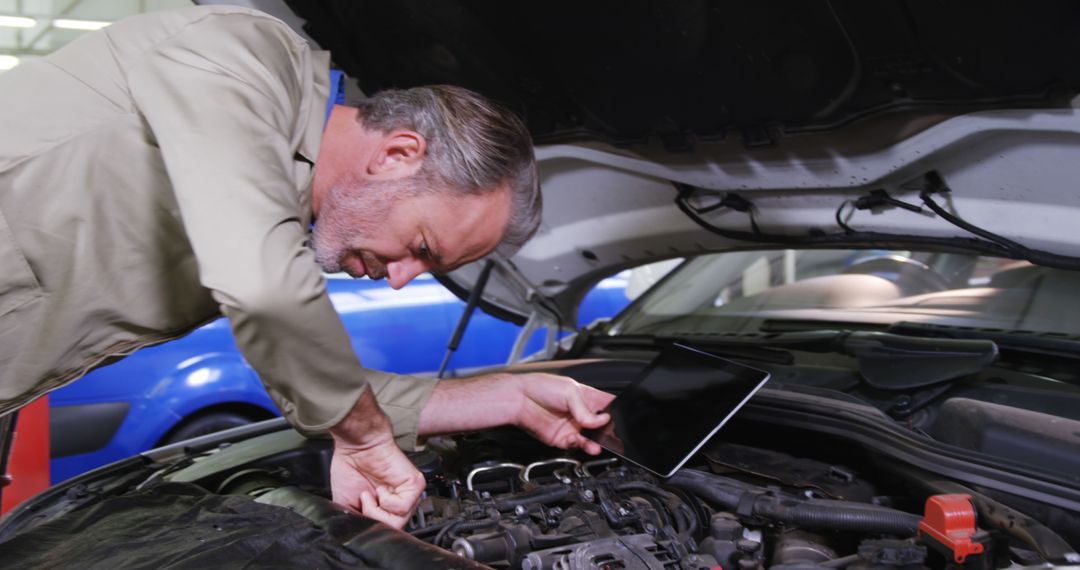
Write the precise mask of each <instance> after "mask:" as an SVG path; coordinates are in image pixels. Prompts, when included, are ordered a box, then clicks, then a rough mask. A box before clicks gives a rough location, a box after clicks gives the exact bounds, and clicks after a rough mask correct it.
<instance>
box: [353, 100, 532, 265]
mask: <svg viewBox="0 0 1080 570" xmlns="http://www.w3.org/2000/svg"><path fill="white" fill-rule="evenodd" d="M356 105H357V107H359V109H360V117H359V120H360V121H361V122H362V124H363V125H364V128H366V129H374V130H378V131H381V132H384V133H386V132H390V131H393V130H396V129H409V130H413V131H416V132H417V133H420V134H421V135H422V136H423V137H424V138H425V139H426V141H427V152H426V154H425V156H424V164H423V166H422V168H421V174H425V172H424V171H427V172H426V174H428V175H434V177H435V178H436V179H437V180H439V181H441V182H443V183H445V184H446V185H448V186H449V187H450V188H452V189H454V190H457V191H461V192H466V193H473V194H475V193H485V192H492V191H494V190H495V189H496V188H498V187H499V186H501V185H502V184H504V183H506V184H508V185H509V187H510V194H511V199H510V204H511V206H510V220H509V222H508V223H507V226H506V229H505V230H504V233H503V238H502V241H501V242H500V243H499V246H498V248H496V252H498V253H499V254H501V255H505V256H510V255H513V254H514V253H515V252H516V251H517V250H518V249H520V248H521V247H522V246H523V245H525V242H527V241H529V239H530V238H532V236H533V235H534V234H535V233H536V230H537V229H538V228H539V227H540V214H541V210H542V209H543V200H542V198H541V195H540V181H539V177H538V175H537V172H536V158H535V156H534V155H533V146H532V139H531V138H530V137H529V131H528V129H526V128H525V124H524V123H522V121H521V119H519V118H518V117H517V116H516V115H514V113H512V112H510V111H509V110H507V109H505V108H503V107H502V106H500V105H497V104H495V103H494V102H492V101H490V100H488V99H487V98H485V97H483V96H481V95H479V94H477V93H474V92H472V91H469V90H468V89H464V88H461V87H456V86H453V85H433V86H427V87H414V88H412V89H388V90H385V91H380V92H378V93H376V94H375V95H374V96H373V97H370V98H367V99H363V100H361V101H359V102H357V104H356Z"/></svg>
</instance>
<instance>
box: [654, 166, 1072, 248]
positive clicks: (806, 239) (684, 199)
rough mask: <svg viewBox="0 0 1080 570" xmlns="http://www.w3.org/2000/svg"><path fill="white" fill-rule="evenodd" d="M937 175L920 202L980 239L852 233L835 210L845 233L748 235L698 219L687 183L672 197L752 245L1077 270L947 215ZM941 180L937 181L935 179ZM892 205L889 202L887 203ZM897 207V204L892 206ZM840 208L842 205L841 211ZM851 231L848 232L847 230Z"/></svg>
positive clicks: (701, 223)
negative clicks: (906, 248)
mask: <svg viewBox="0 0 1080 570" xmlns="http://www.w3.org/2000/svg"><path fill="white" fill-rule="evenodd" d="M935 176H936V174H934V173H931V174H929V175H928V178H929V179H930V181H931V182H930V183H931V186H930V187H929V188H926V189H924V190H923V191H922V192H920V194H919V196H920V198H921V199H922V200H923V202H924V203H925V204H926V205H927V207H929V208H930V210H931V211H933V212H934V213H935V214H937V215H938V216H940V217H941V218H942V219H944V220H945V221H947V222H949V223H951V224H953V225H954V226H956V227H958V228H961V229H963V230H966V231H968V232H970V233H972V234H975V235H977V236H979V238H982V239H979V238H962V237H949V238H938V237H929V236H913V235H902V234H885V233H879V232H867V231H858V230H854V229H853V228H851V227H850V226H848V225H847V224H844V223H842V220H841V219H840V216H839V213H840V209H838V210H837V215H836V218H837V222H838V225H840V227H841V228H843V229H844V230H845V233H836V234H825V233H811V234H810V235H806V236H794V235H783V234H768V233H763V232H760V231H757V230H756V229H755V231H752V232H747V231H742V230H729V229H725V228H721V227H718V226H715V225H713V224H712V223H710V222H708V221H706V220H705V219H704V218H703V217H701V215H700V212H699V211H698V210H697V209H695V208H694V206H693V205H691V204H690V202H689V198H690V197H691V196H692V195H693V193H694V192H695V191H696V188H694V187H693V186H689V185H687V184H682V183H675V187H676V189H677V190H678V196H677V197H676V198H675V205H676V206H678V208H679V210H681V211H682V212H683V213H684V214H686V216H687V217H689V218H690V219H691V220H692V221H693V222H694V223H696V224H697V225H698V226H700V227H702V228H703V229H705V230H706V231H709V232H711V233H714V234H717V235H719V236H722V237H725V238H727V239H731V240H738V241H747V242H752V243H767V244H774V245H798V246H802V247H807V246H810V247H823V246H833V245H843V246H850V245H869V246H874V245H878V246H888V245H889V244H895V243H897V242H900V243H905V244H910V245H915V246H919V245H929V246H936V247H951V248H961V249H965V250H970V251H975V252H979V253H983V254H986V255H993V256H996V257H1007V258H1013V259H1024V260H1027V261H1030V262H1032V263H1034V264H1037V265H1043V266H1046V267H1052V268H1056V269H1067V270H1080V257H1077V256H1072V255H1061V254H1056V253H1051V252H1048V251H1042V250H1038V249H1033V248H1030V247H1027V246H1024V245H1022V244H1019V243H1017V242H1014V241H1012V240H1009V239H1007V238H1004V237H1002V236H999V235H997V234H995V233H993V232H990V231H987V230H985V229H982V228H980V227H978V226H975V225H974V224H971V223H969V222H967V221H965V220H963V219H962V218H960V217H958V216H955V215H953V214H950V213H949V212H948V211H946V210H945V209H944V208H942V207H941V205H940V204H938V203H937V202H935V201H934V200H933V198H931V197H930V194H932V193H933V192H935V191H938V192H947V191H948V189H947V188H944V186H943V185H942V186H940V187H934V186H933V181H934V177H935ZM938 180H940V178H938ZM890 203H891V202H890ZM894 205H897V204H894ZM842 207H843V205H842V204H841V208H842ZM904 207H905V208H907V209H911V208H917V206H914V205H911V204H905V205H904ZM751 223H752V224H753V225H754V226H755V228H756V222H754V221H753V218H751ZM849 229H850V230H852V231H851V233H848V232H847V230H849Z"/></svg>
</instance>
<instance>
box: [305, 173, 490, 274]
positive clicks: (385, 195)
mask: <svg viewBox="0 0 1080 570" xmlns="http://www.w3.org/2000/svg"><path fill="white" fill-rule="evenodd" d="M418 177H419V176H418V175H414V176H412V177H409V178H404V179H397V180H366V181H362V182H359V183H354V184H347V185H341V186H337V187H334V188H332V189H331V190H330V191H329V193H328V195H327V196H326V198H325V199H324V203H323V204H322V207H321V208H320V212H319V217H318V219H317V220H316V223H315V230H314V234H313V242H314V246H315V255H316V258H317V259H318V261H319V264H320V265H322V268H323V270H324V271H326V272H328V273H336V272H338V271H344V272H346V273H348V274H349V275H351V276H353V277H361V276H364V275H367V276H368V277H369V278H371V279H382V278H384V277H385V278H386V279H387V281H388V282H389V284H390V286H391V287H393V288H394V289H400V288H401V287H404V286H405V284H406V283H408V282H409V281H410V280H412V279H413V278H414V277H416V276H417V275H419V274H421V273H423V272H425V271H434V272H437V273H446V272H449V271H452V270H453V269H456V268H457V267H460V266H461V265H464V264H466V263H469V262H472V261H476V260H477V259H480V258H481V257H483V256H484V255H487V254H488V253H490V252H491V251H492V250H494V249H495V247H496V246H497V245H498V244H499V240H500V239H502V234H503V230H504V229H505V227H506V224H507V221H508V219H509V216H510V192H509V188H507V187H502V188H500V189H498V190H496V191H494V192H487V193H484V194H467V195H460V194H451V193H448V192H441V191H425V192H421V193H419V194H417V193H415V192H413V191H412V185H413V184H415V183H417V182H415V179H417V178H418Z"/></svg>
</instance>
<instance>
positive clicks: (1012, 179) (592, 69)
mask: <svg viewBox="0 0 1080 570" xmlns="http://www.w3.org/2000/svg"><path fill="white" fill-rule="evenodd" d="M286 3H287V4H288V7H289V8H291V9H292V10H293V11H294V12H295V13H296V15H297V16H299V17H300V18H301V19H302V20H304V21H306V24H304V30H305V31H306V32H307V33H308V34H309V35H310V36H311V37H312V38H313V39H314V40H315V41H316V42H317V43H319V44H320V45H321V46H322V47H324V48H326V49H330V50H331V52H332V54H333V59H334V62H335V63H336V65H338V66H340V67H342V68H343V69H344V70H345V71H346V72H347V73H348V75H349V76H350V77H353V78H355V80H356V82H357V84H358V85H359V87H360V88H361V89H362V90H363V91H364V92H367V93H373V92H376V91H379V90H382V89H387V88H405V87H411V86H416V85H423V84H431V83H450V84H456V85H461V86H465V87H468V88H471V89H474V90H476V91H479V92H481V93H484V94H486V95H488V96H490V97H493V98H495V99H497V100H499V101H501V102H503V103H504V104H506V105H508V106H510V107H511V108H513V109H515V110H516V111H518V112H519V113H520V114H521V115H522V116H523V117H524V118H525V120H526V122H527V124H528V126H529V128H530V131H531V132H532V133H533V136H534V139H535V141H536V142H537V158H538V161H539V165H540V172H541V177H542V178H541V181H542V184H543V188H544V199H545V207H544V224H543V226H542V228H541V230H540V232H539V234H538V235H537V237H536V238H535V239H534V240H533V241H532V242H531V243H530V244H528V245H527V246H526V247H525V248H524V249H522V250H521V251H520V252H519V253H518V254H517V255H516V256H514V257H513V258H512V259H509V260H498V261H499V263H498V266H497V267H496V269H495V271H494V273H493V274H492V278H491V280H490V282H489V283H488V285H487V288H486V289H485V295H484V301H485V303H484V304H483V305H482V307H484V308H485V309H486V310H488V311H489V312H495V313H498V314H499V315H501V316H503V317H509V318H517V319H520V318H522V317H523V316H524V315H528V314H530V313H532V312H534V311H535V310H536V309H537V308H538V307H540V308H542V309H544V310H543V312H544V313H545V314H546V315H547V317H548V318H550V319H551V320H553V321H559V322H561V323H564V324H572V323H573V322H574V320H575V316H576V306H577V304H578V303H579V301H580V299H581V297H582V295H584V293H585V292H587V291H588V289H589V288H590V287H591V286H592V285H593V284H594V283H596V282H597V281H598V280H599V279H601V278H602V277H604V276H606V275H609V274H611V273H613V272H615V271H618V270H620V269H623V268H626V267H632V266H635V265H639V264H641V263H645V262H648V261H653V260H658V259H663V258H670V257H679V256H684V255H688V254H693V253H700V252H706V251H720V250H726V249H734V248H746V247H763V244H765V246H768V245H771V246H775V245H778V244H784V245H785V246H788V247H814V246H816V247H822V246H823V245H822V244H819V243H817V242H815V241H814V240H813V239H809V238H811V237H813V236H822V235H826V236H834V239H832V241H829V242H828V245H829V246H830V247H845V246H851V247H859V246H862V247H870V246H873V247H903V246H912V245H920V246H923V247H935V248H945V249H962V250H971V251H983V252H984V253H991V254H997V255H1003V256H1006V257H1008V256H1010V255H1009V252H1004V253H1003V252H1002V251H993V249H992V248H991V249H990V250H987V249H985V248H984V249H980V247H981V246H980V244H979V243H978V242H977V241H975V240H974V239H972V238H973V236H972V234H971V233H969V232H967V231H965V230H963V229H960V228H958V227H956V226H955V225H952V224H949V223H947V222H946V221H945V220H943V219H942V218H941V217H940V216H937V215H934V214H933V213H930V212H929V211H926V210H925V208H924V211H923V212H922V213H916V212H910V211H906V210H902V209H897V208H894V207H888V206H885V207H881V208H875V209H873V210H867V211H858V212H854V213H851V212H848V213H846V214H845V217H846V218H847V224H848V225H849V226H850V227H852V228H854V229H855V230H856V232H857V233H861V232H865V233H867V234H869V235H871V236H876V237H866V236H863V237H860V238H858V239H856V238H854V237H852V236H850V235H849V234H850V232H846V231H842V228H841V227H840V226H839V225H838V223H837V221H836V220H837V218H838V213H837V212H838V210H840V209H841V208H842V206H843V205H844V204H845V203H851V202H852V201H855V200H857V199H859V198H860V197H864V196H867V195H868V194H869V193H870V192H872V191H874V190H885V191H886V192H888V194H889V195H890V196H892V197H895V198H896V199H898V200H902V201H905V202H908V203H914V204H919V203H920V200H919V192H920V190H923V189H925V183H924V182H920V181H925V180H928V179H931V178H932V179H933V180H937V181H938V183H939V184H940V185H943V186H944V187H945V188H947V189H948V190H949V192H948V193H947V194H941V195H940V196H941V198H940V199H939V200H938V201H939V202H941V203H943V204H944V205H945V207H946V208H947V209H948V210H949V211H951V212H952V213H954V214H956V215H958V216H960V217H961V218H963V219H965V220H967V221H970V222H972V223H974V224H975V225H977V226H979V227H983V228H992V229H993V230H994V232H995V233H998V234H1001V235H1003V236H1004V237H1006V238H1008V239H1011V240H1015V241H1017V242H1021V243H1023V244H1024V245H1025V246H1027V247H1030V248H1038V249H1040V250H1047V251H1050V252H1053V253H1056V254H1063V255H1070V254H1078V253H1080V248H1077V247H1076V246H1075V245H1074V243H1073V242H1074V240H1075V238H1074V237H1073V236H1072V235H1071V234H1072V233H1073V232H1070V231H1069V229H1070V224H1071V222H1070V220H1074V219H1076V215H1077V213H1080V210H1078V209H1080V197H1078V193H1077V192H1075V190H1074V189H1073V188H1072V183H1071V181H1072V180H1076V179H1077V176H1078V175H1080V165H1077V164H1076V163H1077V162H1080V161H1075V160H1072V158H1071V157H1073V156H1076V151H1077V150H1080V148H1077V145H1078V144H1080V115H1077V114H1076V113H1075V111H1074V110H1073V108H1072V104H1071V100H1072V98H1073V97H1074V96H1075V94H1076V93H1077V92H1078V91H1080V65H1078V63H1080V61H1077V60H1080V33H1078V32H1080V6H1078V5H1077V4H1075V3H1072V2H1040V3H1038V4H1036V5H1031V4H1025V5H1023V6H1021V5H1019V4H1015V3H1011V2H975V1H969V2H948V3H944V2H936V1H929V0H926V1H923V0H911V1H897V2H873V3H866V2H859V1H832V2H828V1H814V2H803V1H798V2H796V1H788V2H781V1H772V2H753V3H750V2H743V3H714V2H706V1H694V2H680V3H674V4H673V3H667V2H640V3H630V4H627V3H612V2H599V3H584V4H582V3H580V2H578V3H566V2H527V3H516V2H514V3H507V2H496V1H493V0H488V1H467V0H458V1H446V2H443V1H424V0H410V1H402V2H389V3H355V2H349V1H343V0H338V1H325V2H301V1H288V2H286ZM278 4H280V2H278ZM255 5H256V7H262V6H260V5H259V3H258V2H256V3H255ZM680 195H683V196H684V197H685V198H688V199H689V200H690V202H691V203H693V202H694V201H697V203H698V204H699V205H700V206H702V207H705V208H707V203H708V202H709V201H710V200H712V201H714V202H716V203H720V202H721V201H724V202H725V205H724V206H719V207H715V208H707V213H705V214H703V216H702V221H704V222H706V223H707V224H710V225H714V226H717V227H720V228H723V229H727V230H730V231H731V232H733V233H730V234H729V235H723V234H722V233H716V232H710V231H706V229H704V228H703V226H702V224H701V223H695V222H694V221H692V220H691V218H690V217H688V216H687V214H686V212H685V210H686V205H685V204H684V205H683V208H681V209H680V207H679V206H678V205H677V204H676V198H677V197H679V196H680ZM740 205H741V208H740V207H739V206H740ZM751 214H752V216H751ZM754 224H756V226H757V229H756V230H755V229H754ZM751 233H761V234H766V235H771V236H781V237H783V238H784V239H783V240H780V241H777V240H773V241H769V240H768V239H755V236H751V235H748V234H751ZM846 238H851V239H846ZM800 240H802V242H803V243H801V244H800ZM928 240H929V241H928ZM1014 254H1015V252H1014ZM479 272H480V264H474V265H473V266H470V267H465V268H462V269H461V270H459V271H456V272H454V273H453V274H451V275H449V276H443V277H442V281H443V282H444V283H445V284H447V285H449V286H450V287H451V289H453V290H455V292H457V293H458V294H459V295H464V294H465V293H466V292H467V291H468V290H469V289H470V287H471V286H472V285H473V284H474V283H475V282H476V279H477V277H478V275H479Z"/></svg>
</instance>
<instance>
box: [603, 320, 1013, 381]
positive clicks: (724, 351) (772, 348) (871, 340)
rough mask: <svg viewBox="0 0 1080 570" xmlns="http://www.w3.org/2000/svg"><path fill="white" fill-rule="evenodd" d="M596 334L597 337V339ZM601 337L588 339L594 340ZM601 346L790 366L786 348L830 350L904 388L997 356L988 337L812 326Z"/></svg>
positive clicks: (870, 376)
mask: <svg viewBox="0 0 1080 570" xmlns="http://www.w3.org/2000/svg"><path fill="white" fill-rule="evenodd" d="M601 338H602V337H601ZM601 338H595V339H593V340H594V342H596V341H601ZM601 342H602V343H603V344H609V343H610V344H624V345H625V344H638V345H650V346H662V345H664V344H667V343H672V342H679V343H684V344H689V345H693V346H698V347H703V348H706V349H708V350H710V351H713V352H717V353H719V354H720V355H722V356H732V357H735V358H746V359H751V360H758V361H765V362H773V363H776V364H792V363H793V362H794V360H795V359H794V356H793V355H792V353H791V350H800V351H806V352H824V353H828V352H833V353H840V354H845V355H848V356H851V357H853V358H855V359H856V360H857V361H858V363H859V372H860V374H861V375H862V377H863V380H864V381H865V382H866V383H867V384H869V385H870V386H872V387H874V388H880V389H884V390H907V389H911V388H922V387H925V386H931V385H934V384H937V383H940V382H944V381H947V380H953V379H955V378H959V377H961V376H966V375H968V374H974V373H976V372H979V371H980V370H982V369H983V368H985V367H986V366H988V365H989V364H991V363H992V362H994V360H995V359H996V358H997V355H998V349H997V345H996V344H995V343H994V342H993V341H992V340H988V339H963V338H957V339H951V338H920V337H915V336H906V335H902V334H893V333H889V332H871V331H849V330H816V331H800V332H781V333H752V334H722V335H721V334H712V335H710V334H685V335H667V336H638V337H631V336H629V335H622V336H616V337H607V338H606V339H604V340H603V341H601Z"/></svg>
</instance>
